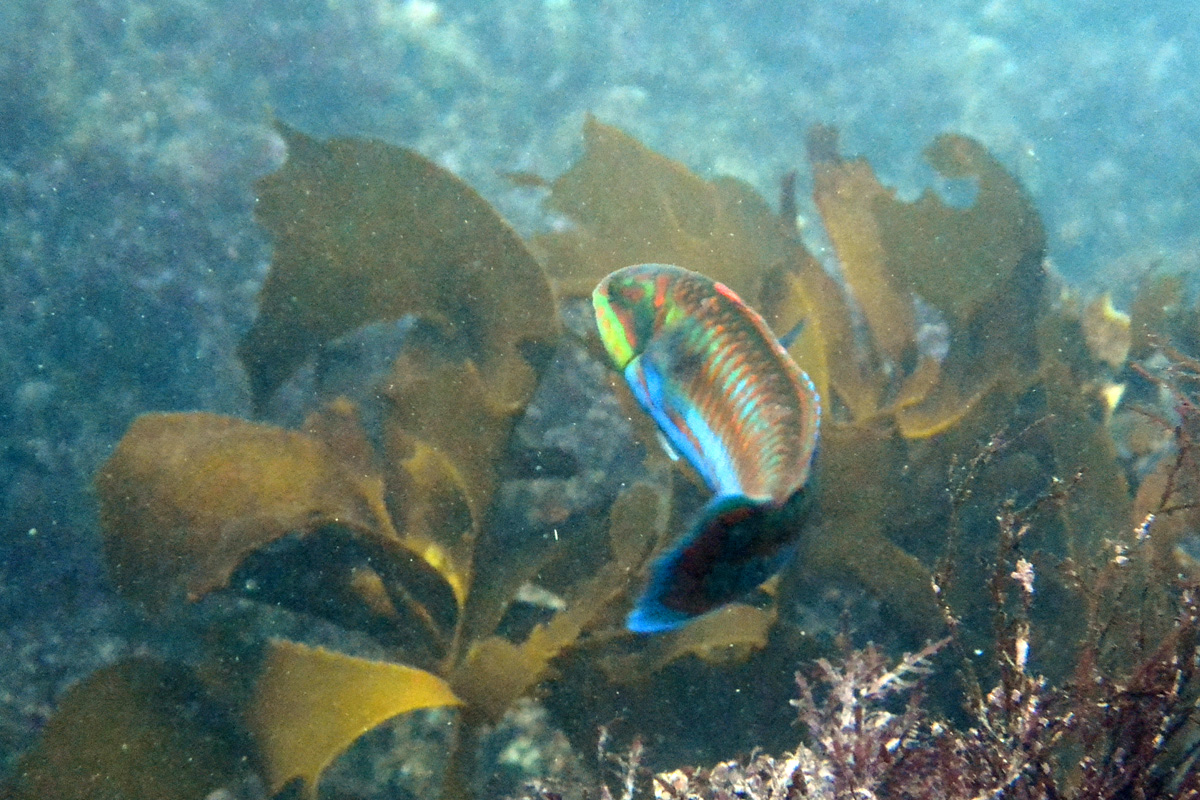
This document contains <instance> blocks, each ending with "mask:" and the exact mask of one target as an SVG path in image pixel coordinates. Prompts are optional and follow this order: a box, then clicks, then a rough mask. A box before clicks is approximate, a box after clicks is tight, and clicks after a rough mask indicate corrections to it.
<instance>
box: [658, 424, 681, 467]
mask: <svg viewBox="0 0 1200 800" xmlns="http://www.w3.org/2000/svg"><path fill="white" fill-rule="evenodd" d="M655 432H656V433H657V434H658V443H659V445H660V446H661V447H662V449H663V452H664V453H666V454H667V458H669V459H671V460H672V461H678V460H679V453H678V451H676V450H675V448H674V447H672V446H671V440H670V439H668V438H667V437H666V435H665V434H664V433H663V432H662V431H655Z"/></svg>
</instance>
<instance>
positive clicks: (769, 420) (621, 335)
mask: <svg viewBox="0 0 1200 800" xmlns="http://www.w3.org/2000/svg"><path fill="white" fill-rule="evenodd" d="M592 304H593V306H594V308H595V311H596V322H597V325H598V326H599V329H600V337H601V339H602V340H603V342H604V346H605V349H606V350H607V351H608V354H609V357H610V358H611V360H612V362H613V364H614V365H615V366H616V368H617V369H620V370H622V372H623V373H624V375H625V380H626V381H627V382H628V384H629V387H630V389H631V390H632V391H633V394H634V396H635V397H636V398H637V400H638V402H639V403H640V404H641V406H642V408H643V409H645V410H646V413H648V414H649V415H650V416H651V418H652V419H653V420H654V422H655V423H656V424H657V425H658V428H659V430H660V431H661V432H662V434H663V436H664V437H665V438H666V440H667V442H668V443H669V444H670V445H671V447H672V448H673V449H674V450H675V451H677V452H678V453H679V454H680V455H681V456H682V457H683V458H686V459H687V460H688V463H690V464H691V465H692V466H693V467H694V468H695V469H696V471H697V472H698V473H699V474H700V476H701V477H702V478H703V479H704V481H705V483H706V484H707V485H708V487H709V488H710V489H711V490H712V492H713V495H714V496H713V498H712V500H710V501H709V503H708V504H707V505H706V506H705V507H704V508H703V509H702V510H701V512H700V514H699V516H698V518H697V519H696V521H695V522H694V523H693V524H692V526H691V529H690V530H689V532H688V534H687V535H686V536H685V537H684V538H683V540H682V541H681V542H680V543H679V544H678V545H677V546H676V547H675V548H673V549H672V550H670V551H669V552H667V553H666V554H664V555H663V556H661V557H660V558H659V559H658V560H657V561H656V562H655V563H654V565H653V567H652V569H651V578H650V583H649V585H648V587H647V588H646V591H645V592H644V593H643V594H642V596H641V597H640V598H639V599H638V602H637V604H636V605H635V607H634V609H633V611H632V613H631V614H630V615H629V619H628V620H627V625H628V627H629V629H630V630H632V631H635V632H639V633H651V632H656V631H665V630H672V629H674V628H677V627H679V626H680V625H682V624H683V623H685V622H687V621H688V620H690V619H692V618H693V617H696V616H698V615H700V614H703V613H706V612H708V611H711V610H713V609H714V608H717V607H718V606H721V605H723V604H725V603H728V602H730V601H732V600H735V599H737V598H738V597H740V596H742V595H745V594H746V593H747V592H749V591H751V590H753V589H754V588H755V587H756V586H758V585H759V584H761V583H762V582H763V581H765V580H766V579H767V578H769V577H770V576H771V575H773V574H774V573H775V572H777V571H778V570H779V568H780V567H781V566H782V565H783V564H784V563H785V562H786V560H787V558H788V556H789V555H790V552H791V550H792V547H791V545H792V543H793V542H794V540H795V537H796V534H797V532H798V531H799V528H800V524H801V521H802V519H803V511H804V506H805V502H804V501H805V491H804V488H805V484H806V483H807V482H808V476H809V472H810V469H811V466H812V461H813V456H814V454H815V452H816V447H817V433H818V429H819V425H820V416H821V405H820V400H819V398H818V397H817V392H816V388H815V387H814V386H813V383H812V381H811V380H809V378H808V376H807V375H806V374H805V373H804V372H803V370H801V369H800V368H799V367H798V366H796V364H795V362H793V361H792V359H791V357H790V356H788V354H787V352H786V350H784V348H783V346H782V345H781V344H780V342H779V341H778V340H777V339H776V338H775V336H774V334H772V333H771V331H770V329H768V328H767V325H766V323H765V322H763V319H762V317H760V316H759V315H758V314H757V313H755V312H754V310H753V309H751V308H750V307H748V306H747V305H746V304H745V303H743V302H742V300H741V299H740V298H739V297H738V296H737V295H736V294H735V293H734V292H733V291H732V290H730V289H729V288H728V287H726V286H725V285H724V284H721V283H718V282H716V281H713V280H711V279H709V278H706V277H704V276H703V275H700V274H698V273H695V272H691V271H689V270H685V269H681V268H680V267H674V266H670V265H667V264H640V265H637V266H633V267H626V268H625V269H621V270H617V271H616V272H614V273H612V274H611V275H609V276H608V277H606V278H605V279H604V280H602V281H601V282H600V285H599V286H597V287H596V289H595V291H594V292H593V293H592Z"/></svg>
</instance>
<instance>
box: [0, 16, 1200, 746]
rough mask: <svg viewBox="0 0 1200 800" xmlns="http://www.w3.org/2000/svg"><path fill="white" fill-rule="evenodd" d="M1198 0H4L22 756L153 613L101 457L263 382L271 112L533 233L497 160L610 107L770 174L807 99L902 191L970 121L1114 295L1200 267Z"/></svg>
mask: <svg viewBox="0 0 1200 800" xmlns="http://www.w3.org/2000/svg"><path fill="white" fill-rule="evenodd" d="M781 9H783V10H781ZM1192 17H1194V15H1191V14H1190V13H1189V12H1188V10H1187V9H1186V7H1185V5H1184V4H1179V3H1166V2H1160V3H1146V4H1139V5H1137V6H1136V7H1130V6H1126V5H1123V4H1116V3H1108V2H1100V1H1099V0H1096V1H1094V2H1080V3H1074V4H1070V6H1066V5H1062V4H1056V3H1049V2H1042V3H1036V2H1020V1H1019V0H1010V1H1008V2H1005V1H1004V0H996V1H995V2H991V3H986V4H977V3H967V2H939V3H923V4H912V3H903V2H872V1H869V0H856V1H855V2H846V3H826V4H803V5H802V6H797V5H793V4H786V5H783V6H781V5H780V4H775V3H767V2H753V1H752V0H743V2H732V1H731V2H724V3H721V2H704V3H683V2H649V1H648V0H646V1H643V0H626V1H623V2H592V3H584V2H573V1H572V0H515V2H506V3H493V4H488V5H486V6H484V5H481V4H477V3H472V2H469V1H468V0H458V1H457V2H444V3H434V2H430V1H429V0H342V1H341V2H327V3H314V4H304V5H303V6H297V5H296V4H287V3H259V4H244V3H242V4H236V3H222V2H216V1H215V0H214V1H211V2H204V1H203V0H191V1H187V2H185V1H184V0H166V1H165V2H154V3H147V2H145V1H144V0H94V2H90V3H86V4H84V3H77V2H72V1H71V0H49V1H48V2H40V3H33V2H29V1H28V0H20V2H14V3H9V4H6V5H5V6H4V8H3V9H2V10H0V30H3V31H5V36H4V42H5V43H4V45H3V47H2V48H0V264H2V266H3V269H2V271H0V280H2V281H3V295H2V297H3V307H2V310H0V381H2V382H3V388H2V390H0V420H2V421H3V423H2V425H0V436H2V437H3V449H2V450H0V454H2V456H0V520H2V521H3V528H2V530H3V534H4V535H3V539H2V540H0V615H3V620H4V621H3V624H2V625H0V768H3V767H7V766H8V765H10V764H11V763H12V760H13V759H14V758H15V756H16V755H17V754H19V753H20V752H21V750H23V749H24V748H25V747H27V746H28V745H29V743H30V742H31V741H32V739H33V737H34V736H35V735H36V732H37V730H38V728H39V726H40V725H41V724H42V723H43V722H44V720H45V719H46V718H47V716H48V715H49V714H50V713H51V712H52V710H53V708H54V705H55V700H56V698H57V697H58V696H59V695H60V694H61V692H62V691H63V690H64V688H65V687H66V686H68V685H70V683H71V682H73V681H75V680H77V679H79V678H80V677H82V676H83V675H86V674H87V673H89V672H90V671H91V670H93V669H94V668H95V667H97V666H100V665H102V664H105V663H108V662H110V661H112V660H114V659H115V658H117V657H119V656H120V655H122V654H125V653H128V652H130V651H132V650H134V649H136V648H139V647H143V646H145V645H144V644H143V643H142V641H141V635H140V633H139V630H140V622H139V619H138V617H137V615H136V614H134V613H133V612H131V611H130V610H129V609H127V608H126V607H125V606H124V605H123V604H121V603H120V602H119V601H118V600H117V599H116V598H115V596H114V595H113V594H112V592H111V590H110V589H109V587H108V584H107V582H106V579H105V576H104V574H103V568H102V566H101V562H100V556H99V543H98V534H97V529H96V521H95V511H94V499H93V498H92V496H91V494H90V489H89V486H90V479H91V475H92V474H93V472H94V471H95V469H96V467H97V466H98V465H99V464H100V463H101V461H102V460H103V459H104V458H105V457H106V456H107V455H108V453H109V452H110V451H111V448H112V446H113V445H114V444H115V442H116V441H117V439H118V438H119V437H120V435H121V433H122V432H123V431H124V429H125V427H126V426H127V425H128V423H129V422H130V421H131V420H132V419H133V417H134V416H136V415H137V414H138V413H141V412H144V411H149V410H175V409H177V410H184V409H188V410H191V409H203V410H211V411H219V412H225V413H237V414H241V415H246V413H247V411H248V406H249V399H248V392H247V388H246V383H245V379H244V376H243V374H242V372H241V369H240V366H239V364H238V363H237V360H236V357H235V348H236V345H237V342H238V340H239V337H240V336H241V335H242V334H243V333H244V332H245V330H246V329H247V328H248V326H249V325H250V322H251V320H252V317H253V313H254V312H253V308H254V297H255V293H256V292H257V289H258V287H259V285H260V284H261V281H262V278H263V276H264V275H265V273H266V269H267V265H268V263H269V259H270V253H271V247H270V242H269V240H268V238H267V236H266V235H265V233H264V232H263V231H262V230H261V229H260V228H259V227H258V226H257V224H256V223H255V222H254V219H253V208H254V181H255V179H256V178H257V177H259V176H261V175H263V174H264V173H266V172H269V171H270V170H272V169H274V168H276V167H277V166H278V165H279V164H280V163H282V160H283V159H284V158H285V153H284V150H283V145H282V141H281V139H280V138H279V136H278V135H277V134H276V133H275V132H274V130H273V129H272V127H271V120H272V117H274V118H278V119H280V120H283V121H285V122H287V123H288V124H290V125H293V126H295V127H298V128H300V129H302V130H306V131H308V132H310V133H314V134H317V135H321V136H332V135H339V136H370V137H376V138H381V139H384V140H387V141H389V142H394V143H397V144H403V145H406V146H410V147H414V148H416V149H417V150H419V151H420V152H422V153H424V154H425V155H427V156H429V157H430V158H432V159H434V160H436V161H437V162H439V163H440V164H442V165H444V166H446V167H448V168H450V169H451V170H453V171H454V172H456V173H457V174H459V175H460V176H461V177H463V178H464V179H465V180H466V181H467V182H469V183H470V184H471V185H473V186H474V187H476V188H477V189H478V190H479V191H480V192H481V193H482V194H483V195H484V196H485V197H486V198H487V199H488V200H489V201H491V202H492V203H493V204H494V205H495V206H496V207H497V208H498V209H499V210H500V212H501V213H502V214H503V215H504V216H505V217H506V218H507V219H509V220H510V221H511V222H512V223H513V224H514V225H515V226H516V227H517V228H518V230H520V231H522V232H532V231H535V230H539V229H544V228H546V227H548V226H551V225H553V224H554V220H553V219H552V218H551V217H550V216H548V215H547V213H546V212H545V210H544V209H543V208H542V206H541V204H540V199H541V198H540V195H539V194H538V193H537V191H535V190H533V189H530V188H526V187H522V186H519V185H514V184H513V183H511V182H509V181H508V180H507V179H506V178H505V177H504V176H503V173H505V172H513V171H521V172H534V173H538V174H540V175H543V176H553V175H556V174H558V173H559V172H561V171H562V170H563V169H564V168H565V167H566V166H567V164H568V163H569V162H570V160H571V159H572V158H573V157H574V156H575V155H577V153H578V151H579V146H580V127H581V122H582V119H583V116H584V114H585V113H593V114H595V115H597V116H598V117H599V118H600V119H601V120H603V121H607V122H610V123H613V124H616V125H619V126H621V127H623V128H625V129H627V130H628V131H629V132H631V133H633V134H634V135H636V136H637V137H638V138H640V139H641V140H642V141H644V142H645V143H646V144H647V145H649V146H651V147H653V148H654V149H656V150H658V151H660V152H663V153H665V154H667V155H669V156H671V157H673V158H676V159H679V160H681V161H683V162H684V163H686V164H687V165H688V166H689V167H691V168H692V169H694V170H696V171H697V172H699V173H701V174H705V175H718V174H729V175H734V176H737V177H740V178H743V179H745V180H747V181H749V182H750V183H752V184H753V185H755V186H756V187H757V188H759V190H760V191H761V192H762V193H763V194H764V195H765V196H766V197H769V198H770V197H774V195H775V192H776V189H775V187H776V185H777V183H778V180H779V178H780V176H781V175H782V174H784V173H785V172H786V171H788V170H790V169H792V168H795V167H797V166H800V165H801V164H802V161H803V142H804V135H805V131H806V129H807V128H808V127H809V126H811V125H813V124H815V123H818V122H825V123H832V124H835V125H837V126H839V128H840V129H841V131H842V138H843V142H844V147H845V149H846V150H847V152H852V153H861V154H864V155H866V156H868V157H869V158H870V159H871V161H872V163H873V164H874V165H875V167H876V169H877V171H878V172H879V174H880V175H881V177H882V178H883V179H884V180H885V181H888V182H890V183H892V184H894V185H897V186H898V187H899V188H900V191H901V193H902V194H903V195H905V196H915V194H916V193H917V191H919V188H920V187H921V186H922V185H923V182H924V181H925V180H927V179H928V177H929V175H930V172H929V170H928V169H927V168H926V167H925V166H924V165H923V164H922V163H921V160H920V150H921V148H922V147H923V146H924V145H925V144H926V143H927V142H928V141H929V140H930V139H931V137H932V136H934V135H936V134H937V133H941V132H944V131H956V132H961V133H965V134H969V135H971V136H974V137H976V138H978V139H980V140H981V141H982V142H983V143H985V144H986V145H987V147H988V148H989V149H990V150H991V151H992V152H993V153H995V154H996V155H997V156H998V157H999V158H1000V159H1001V161H1002V162H1004V163H1005V164H1006V166H1007V167H1008V168H1009V169H1011V170H1012V171H1013V172H1014V173H1015V174H1017V175H1018V176H1019V177H1020V178H1021V179H1022V181H1023V182H1024V183H1025V185H1026V186H1027V188H1028V189H1029V190H1030V192H1031V194H1032V195H1033V197H1034V198H1035V201H1036V203H1037V205H1038V208H1039V210H1040V211H1041V213H1042V214H1043V215H1044V217H1045V219H1046V222H1047V228H1048V234H1049V254H1050V258H1051V260H1052V261H1053V263H1054V264H1055V266H1056V267H1057V268H1058V269H1059V270H1060V271H1061V272H1062V273H1063V274H1064V275H1066V276H1067V277H1068V278H1069V279H1071V280H1072V281H1074V282H1077V283H1085V284H1090V285H1093V286H1103V287H1111V288H1113V289H1114V290H1115V292H1116V293H1117V295H1118V297H1120V296H1121V293H1122V292H1123V291H1127V290H1128V288H1129V287H1130V286H1131V284H1132V281H1133V280H1134V279H1135V278H1136V276H1137V275H1138V274H1140V273H1141V272H1142V271H1144V270H1146V269H1149V268H1152V267H1155V266H1160V265H1167V266H1169V267H1170V268H1171V269H1174V270H1179V269H1188V268H1190V267H1194V266H1196V264H1195V261H1196V256H1195V253H1196V252H1197V249H1196V243H1197V239H1196V233H1195V222H1196V216H1197V207H1196V201H1195V190H1196V186H1197V182H1198V181H1200V134H1198V133H1197V131H1200V119H1197V117H1198V116H1200V102H1198V100H1200V98H1197V96H1196V94H1197V91H1198V90H1197V89H1196V87H1197V86H1200V80H1198V78H1200V55H1198V54H1200V46H1198V45H1200V42H1198V41H1197V40H1198V39H1200V22H1198V21H1196V20H1195V19H1194V18H1192ZM800 181H801V189H802V190H801V197H802V198H803V197H804V195H805V192H804V191H803V189H804V186H805V175H804V173H803V171H802V172H801V179H800ZM799 210H800V213H801V215H802V216H804V217H806V218H808V219H812V218H814V216H815V215H814V214H813V212H812V210H811V208H810V207H809V206H808V205H807V204H806V203H805V202H803V201H802V202H801V206H800V209H799ZM811 234H812V237H813V239H814V241H816V242H818V243H819V240H820V233H819V231H812V232H811ZM584 399H585V398H583V397H580V398H577V399H576V400H575V401H574V402H579V403H580V404H581V406H582V405H583V401H584ZM591 400H594V401H595V402H602V401H600V400H596V399H595V398H594V397H593V398H591ZM580 413H581V415H584V416H586V414H587V409H585V408H582V407H581V408H580ZM586 441H587V439H586V437H581V438H580V442H579V443H577V444H579V446H581V447H583V446H586ZM603 455H604V456H605V458H608V459H611V458H615V457H616V456H615V455H614V453H613V452H611V449H610V450H609V451H608V452H605V453H604V454H603ZM599 472H600V473H602V472H603V468H602V467H601V468H600V469H599ZM575 500H576V501H577V502H579V503H586V498H575Z"/></svg>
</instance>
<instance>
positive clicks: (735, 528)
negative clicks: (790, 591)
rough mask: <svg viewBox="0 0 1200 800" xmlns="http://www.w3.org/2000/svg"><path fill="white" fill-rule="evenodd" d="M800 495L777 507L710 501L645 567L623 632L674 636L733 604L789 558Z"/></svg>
mask: <svg viewBox="0 0 1200 800" xmlns="http://www.w3.org/2000/svg"><path fill="white" fill-rule="evenodd" d="M803 495H804V490H800V491H798V492H796V494H795V495H793V497H792V498H791V499H789V500H788V502H786V503H783V504H782V505H780V504H778V503H773V502H771V501H763V500H752V499H750V498H748V497H743V496H741V495H726V496H720V497H714V498H713V499H712V500H710V501H709V503H708V504H707V505H706V506H704V508H703V509H701V511H700V514H699V515H698V516H697V518H696V521H695V523H694V524H693V525H692V529H691V530H690V531H689V532H688V534H687V536H685V537H684V538H683V540H682V541H681V542H680V543H679V544H678V545H676V546H675V547H674V548H673V549H671V550H669V551H668V552H666V553H664V554H663V555H662V556H660V557H659V558H658V559H657V560H656V561H655V562H654V564H653V565H651V568H650V582H649V584H648V585H647V586H646V590H645V591H644V592H643V593H642V596H641V597H639V598H638V601H637V604H636V605H635V606H634V608H633V611H631V612H630V614H629V617H628V618H627V619H626V622H625V625H626V627H627V628H629V630H631V631H633V632H634V633H661V632H663V631H670V630H674V629H676V628H678V627H680V626H682V625H683V624H684V623H686V622H688V621H689V620H692V619H694V618H695V617H698V616H700V615H701V614H705V613H707V612H709V611H712V610H713V609H715V608H718V607H719V606H722V605H725V604H726V603H729V602H732V601H734V600H737V599H738V598H739V597H742V596H744V595H746V594H748V593H749V592H751V591H753V590H754V588H755V587H757V586H758V585H760V584H761V583H763V582H764V581H765V580H767V579H768V578H770V577H771V576H772V575H774V574H775V573H776V572H777V571H778V570H779V569H780V568H781V567H782V566H783V564H784V563H785V562H786V561H787V559H788V557H789V556H790V555H791V552H792V550H793V547H792V546H791V545H792V544H793V542H794V541H795V538H796V534H797V533H798V531H799V530H800V528H801V523H802V522H803V517H804V507H805V505H806V503H805V502H804V501H805V498H804V497H803Z"/></svg>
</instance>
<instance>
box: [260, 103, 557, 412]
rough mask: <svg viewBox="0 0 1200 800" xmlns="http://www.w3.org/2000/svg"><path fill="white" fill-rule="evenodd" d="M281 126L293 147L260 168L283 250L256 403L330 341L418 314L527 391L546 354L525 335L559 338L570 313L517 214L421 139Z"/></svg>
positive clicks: (484, 368)
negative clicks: (506, 211) (512, 222)
mask: <svg viewBox="0 0 1200 800" xmlns="http://www.w3.org/2000/svg"><path fill="white" fill-rule="evenodd" d="M279 130H280V133H281V134H282V136H283V137H284V139H285V141H286V142H287V145H288V160H287V162H286V164H285V165H284V166H283V168H282V169H280V170H279V171H278V172H276V173H273V174H271V175H268V176H267V177H265V178H263V179H262V180H260V181H259V184H258V193H259V204H258V206H257V216H258V219H259V221H260V222H261V223H262V224H263V225H264V226H266V228H267V229H268V230H269V231H270V232H271V233H272V234H273V236H274V238H275V255H274V257H273V259H272V266H271V272H270V274H269V275H268V276H267V280H266V283H265V284H264V285H263V289H262V293H261V295H260V297H259V315H258V320H257V321H256V322H255V324H254V327H253V328H252V329H251V330H250V332H249V333H248V334H247V336H246V338H245V340H244V341H243V342H242V345H241V347H240V348H239V354H240V356H241V358H242V362H243V363H244V364H245V365H246V369H247V371H248V372H249V375H250V385H251V390H252V395H253V398H254V403H255V405H256V407H258V408H259V409H262V408H263V407H264V405H265V403H266V402H267V401H268V400H269V399H270V397H271V395H272V394H273V393H274V391H275V389H276V388H278V387H279V385H280V384H281V383H283V381H285V380H286V379H287V378H288V377H289V376H290V375H291V374H292V372H293V371H294V370H295V369H296V368H297V367H298V366H299V365H300V364H301V363H302V362H303V361H304V360H305V359H307V358H308V357H310V356H311V355H312V354H313V353H314V352H315V351H316V350H317V348H319V347H321V345H322V344H324V343H325V342H328V341H329V340H331V339H334V338H336V337H337V336H340V335H341V334H344V333H346V332H348V331H351V330H353V329H355V328H357V327H359V326H361V325H365V324H367V323H370V322H378V321H386V320H395V319H399V318H400V317H403V316H404V315H406V314H416V315H419V316H421V317H424V318H426V319H427V320H429V321H430V322H431V323H432V324H434V325H435V326H437V327H438V328H440V329H441V330H442V332H443V333H444V334H445V336H446V337H447V338H448V339H450V340H452V341H454V342H455V343H457V344H458V345H459V346H460V347H463V348H465V350H466V352H468V353H469V355H470V357H471V358H472V359H473V360H474V361H475V362H476V363H477V364H478V365H479V369H480V371H481V373H482V374H483V376H484V379H485V381H486V383H487V386H488V389H489V393H490V394H491V396H492V397H493V399H494V400H495V401H496V402H498V403H501V404H517V403H521V402H524V401H525V400H527V399H528V397H529V394H530V393H531V392H532V390H533V385H534V382H535V379H534V368H533V366H532V365H531V364H530V363H529V362H528V361H527V360H526V359H525V358H524V356H523V353H522V348H523V347H526V346H534V345H547V344H549V343H550V342H552V341H553V339H554V337H555V336H556V335H557V321H556V318H555V316H554V313H553V300H552V297H551V293H550V286H549V284H548V282H547V280H546V278H545V275H544V274H543V273H542V270H541V267H540V266H539V265H538V263H537V261H536V260H535V259H534V257H533V256H532V255H531V254H530V253H529V251H528V250H527V249H526V247H525V245H524V243H523V242H522V241H521V239H520V238H519V237H518V236H517V235H516V233H514V232H513V231H512V229H511V228H510V227H509V226H508V224H507V223H506V222H504V220H503V219H501V218H500V217H499V215H497V214H496V212H495V211H494V210H493V209H492V207H491V206H490V205H488V203H487V202H486V201H485V200H484V199H483V198H482V197H480V196H479V195H478V194H477V193H476V192H475V191H474V190H473V189H471V188H470V187H469V186H467V185H466V184H465V183H463V182H462V181H460V180H459V179H458V178H456V177H455V176H454V175H452V174H451V173H449V172H447V171H446V170H444V169H442V168H441V167H439V166H437V165H436V164H434V163H432V162H431V161H429V160H427V159H425V158H423V157H422V156H420V155H418V154H416V153H414V152H412V151H410V150H406V149H404V148H400V147H394V146H392V145H388V144H384V143H382V142H376V141H361V140H355V139H335V140H330V141H327V142H320V141H317V140H315V139H311V138H309V137H307V136H305V135H304V134H302V133H300V132H298V131H295V130H293V129H291V128H288V127H286V126H283V125H280V126H279Z"/></svg>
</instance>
